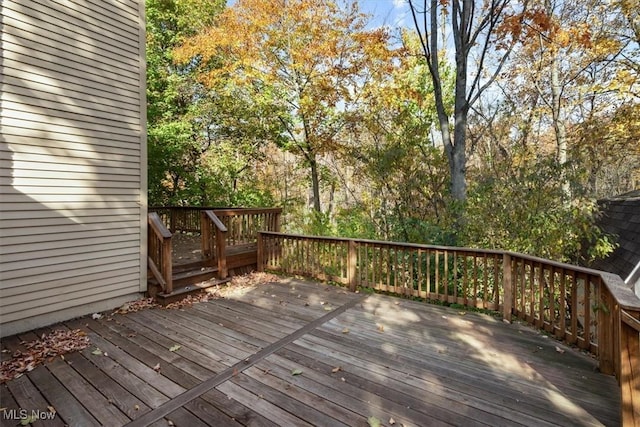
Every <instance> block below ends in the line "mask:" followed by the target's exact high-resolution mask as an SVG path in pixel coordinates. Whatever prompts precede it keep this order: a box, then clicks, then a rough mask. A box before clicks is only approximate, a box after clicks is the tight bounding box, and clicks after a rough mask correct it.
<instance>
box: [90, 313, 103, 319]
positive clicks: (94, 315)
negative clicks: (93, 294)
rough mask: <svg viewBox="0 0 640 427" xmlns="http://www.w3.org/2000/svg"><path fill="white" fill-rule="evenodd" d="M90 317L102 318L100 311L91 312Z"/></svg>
mask: <svg viewBox="0 0 640 427" xmlns="http://www.w3.org/2000/svg"><path fill="white" fill-rule="evenodd" d="M91 318H92V319H93V320H98V319H102V314H100V313H93V314H92V315H91Z"/></svg>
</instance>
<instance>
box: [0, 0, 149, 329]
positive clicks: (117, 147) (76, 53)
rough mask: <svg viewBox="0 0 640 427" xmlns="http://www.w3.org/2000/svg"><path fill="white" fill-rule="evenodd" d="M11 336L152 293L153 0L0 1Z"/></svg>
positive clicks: (2, 262) (7, 324)
mask: <svg viewBox="0 0 640 427" xmlns="http://www.w3.org/2000/svg"><path fill="white" fill-rule="evenodd" d="M0 8H1V10H0V19H1V22H0V25H1V28H2V33H1V39H0V43H1V46H0V47H1V50H0V52H1V53H0V70H1V79H0V85H1V87H0V166H1V167H0V336H7V335H12V334H15V333H18V332H21V331H25V330H29V329H33V328H36V327H40V326H44V325H47V324H51V323H55V322H57V321H61V320H66V319H69V318H72V317H75V316H79V315H83V314H87V313H91V312H96V311H101V310H106V309H110V308H113V307H116V306H119V305H121V304H123V303H124V302H126V301H129V300H132V299H135V298H138V297H139V296H140V292H143V291H145V290H146V258H147V257H146V223H147V222H146V212H147V203H146V189H147V182H146V161H147V159H146V96H145V57H144V43H145V40H144V39H145V31H144V0H100V1H95V0H93V1H87V0H3V1H1V2H0Z"/></svg>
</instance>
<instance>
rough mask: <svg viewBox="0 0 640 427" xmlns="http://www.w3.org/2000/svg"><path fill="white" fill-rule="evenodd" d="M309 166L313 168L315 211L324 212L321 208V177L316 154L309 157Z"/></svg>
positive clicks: (312, 182) (312, 183)
mask: <svg viewBox="0 0 640 427" xmlns="http://www.w3.org/2000/svg"><path fill="white" fill-rule="evenodd" d="M309 165H310V167H311V188H312V190H313V209H314V210H315V211H316V212H322V209H321V206H320V177H319V175H318V161H317V160H316V156H315V154H310V155H309Z"/></svg>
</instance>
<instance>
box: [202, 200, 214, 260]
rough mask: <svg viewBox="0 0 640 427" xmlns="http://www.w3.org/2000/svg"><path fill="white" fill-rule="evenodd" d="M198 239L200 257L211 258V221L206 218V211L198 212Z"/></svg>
mask: <svg viewBox="0 0 640 427" xmlns="http://www.w3.org/2000/svg"><path fill="white" fill-rule="evenodd" d="M200 239H201V242H202V257H203V258H205V259H209V258H211V256H212V255H213V254H212V253H211V223H210V222H209V218H207V213H206V211H202V212H201V213H200Z"/></svg>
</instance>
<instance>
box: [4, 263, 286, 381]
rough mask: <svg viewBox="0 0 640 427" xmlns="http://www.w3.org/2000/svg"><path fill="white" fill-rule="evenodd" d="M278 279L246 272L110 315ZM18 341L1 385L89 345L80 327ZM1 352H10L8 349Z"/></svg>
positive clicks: (220, 294)
mask: <svg viewBox="0 0 640 427" xmlns="http://www.w3.org/2000/svg"><path fill="white" fill-rule="evenodd" d="M278 281H279V278H278V276H276V275H273V274H268V273H249V274H244V275H241V276H234V277H233V278H232V279H231V281H230V282H229V283H228V284H226V285H222V286H219V285H218V286H214V287H211V288H208V289H204V290H202V291H200V292H198V293H196V294H192V295H187V296H186V297H185V298H183V299H182V300H180V301H176V302H174V303H171V304H168V305H166V306H164V307H162V306H161V305H159V304H157V303H156V302H155V300H154V299H153V298H143V299H139V300H136V301H132V302H128V303H125V304H124V305H122V306H121V307H120V308H118V309H117V310H114V311H113V313H111V315H114V314H122V315H124V314H127V313H135V312H137V311H140V310H145V309H148V308H162V309H168V310H171V309H174V310H175V309H183V308H185V307H190V306H191V305H193V304H197V303H200V302H207V301H211V300H216V299H220V298H225V297H226V296H230V295H233V294H234V293H238V292H243V291H245V290H247V289H249V288H252V287H255V286H258V285H260V284H262V283H268V282H271V283H273V282H278ZM111 315H107V316H106V319H107V320H111ZM92 317H93V318H94V319H96V320H97V319H101V318H102V317H103V316H102V315H101V314H94V315H93V316H92ZM20 344H22V345H23V346H24V347H25V349H26V351H21V350H17V351H15V352H14V353H13V354H12V358H11V359H9V360H5V361H3V362H2V363H0V384H2V383H5V382H7V381H9V380H11V379H14V378H18V377H20V376H21V375H22V374H24V373H25V372H30V371H32V370H33V369H35V367H36V366H38V365H40V364H42V363H45V362H48V361H51V360H53V359H54V358H55V357H58V356H62V355H64V354H66V353H70V352H74V351H80V350H84V349H85V348H87V347H89V346H90V345H91V342H90V340H89V337H88V336H87V334H86V332H84V331H82V330H80V329H75V330H71V331H69V330H56V331H53V332H51V333H50V334H49V335H45V334H43V335H42V337H41V339H38V340H34V341H31V342H28V343H27V342H21V343H20ZM2 351H3V352H5V353H9V351H8V350H2Z"/></svg>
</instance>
